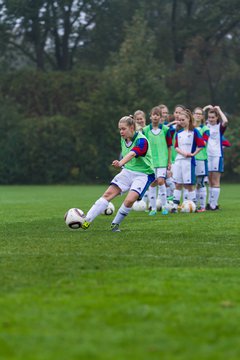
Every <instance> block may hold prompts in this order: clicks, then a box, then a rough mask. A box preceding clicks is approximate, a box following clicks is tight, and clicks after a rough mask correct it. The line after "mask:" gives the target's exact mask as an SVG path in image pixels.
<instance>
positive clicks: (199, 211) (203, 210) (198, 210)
mask: <svg viewBox="0 0 240 360" xmlns="http://www.w3.org/2000/svg"><path fill="white" fill-rule="evenodd" d="M205 211H206V209H197V211H196V212H197V213H201V212H205Z"/></svg>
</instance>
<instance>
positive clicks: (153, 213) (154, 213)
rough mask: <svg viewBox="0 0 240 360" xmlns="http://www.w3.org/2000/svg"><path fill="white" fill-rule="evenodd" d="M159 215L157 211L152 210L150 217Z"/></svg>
mask: <svg viewBox="0 0 240 360" xmlns="http://www.w3.org/2000/svg"><path fill="white" fill-rule="evenodd" d="M156 214H157V211H156V210H151V211H149V214H148V215H149V216H154V215H156Z"/></svg>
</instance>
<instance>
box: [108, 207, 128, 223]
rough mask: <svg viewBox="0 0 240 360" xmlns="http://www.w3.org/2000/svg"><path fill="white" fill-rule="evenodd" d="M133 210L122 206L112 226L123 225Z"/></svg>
mask: <svg viewBox="0 0 240 360" xmlns="http://www.w3.org/2000/svg"><path fill="white" fill-rule="evenodd" d="M131 210H132V208H128V207H126V206H125V205H124V204H122V205H121V206H120V208H119V209H118V212H117V215H116V216H115V218H114V219H113V221H112V224H121V222H122V221H123V219H124V218H125V217H126V216H127V215H128V214H129V212H130V211H131Z"/></svg>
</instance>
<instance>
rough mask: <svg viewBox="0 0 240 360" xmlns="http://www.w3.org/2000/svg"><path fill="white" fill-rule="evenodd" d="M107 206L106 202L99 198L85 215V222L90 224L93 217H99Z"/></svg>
mask: <svg viewBox="0 0 240 360" xmlns="http://www.w3.org/2000/svg"><path fill="white" fill-rule="evenodd" d="M107 206H108V201H107V200H106V199H104V198H103V197H101V198H100V199H98V200H97V201H96V202H95V204H94V205H93V206H92V207H91V209H90V210H89V211H88V213H87V215H86V220H87V221H89V222H92V221H93V220H94V219H95V217H97V216H98V215H100V214H101V213H102V212H103V211H104V210H106V208H107Z"/></svg>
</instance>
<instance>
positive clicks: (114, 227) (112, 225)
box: [110, 224, 121, 232]
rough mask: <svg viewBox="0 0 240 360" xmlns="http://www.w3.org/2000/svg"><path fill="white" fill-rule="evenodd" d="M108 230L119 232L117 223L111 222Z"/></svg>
mask: <svg viewBox="0 0 240 360" xmlns="http://www.w3.org/2000/svg"><path fill="white" fill-rule="evenodd" d="M110 230H111V231H112V232H120V231H121V230H120V229H119V224H111V228H110Z"/></svg>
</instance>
